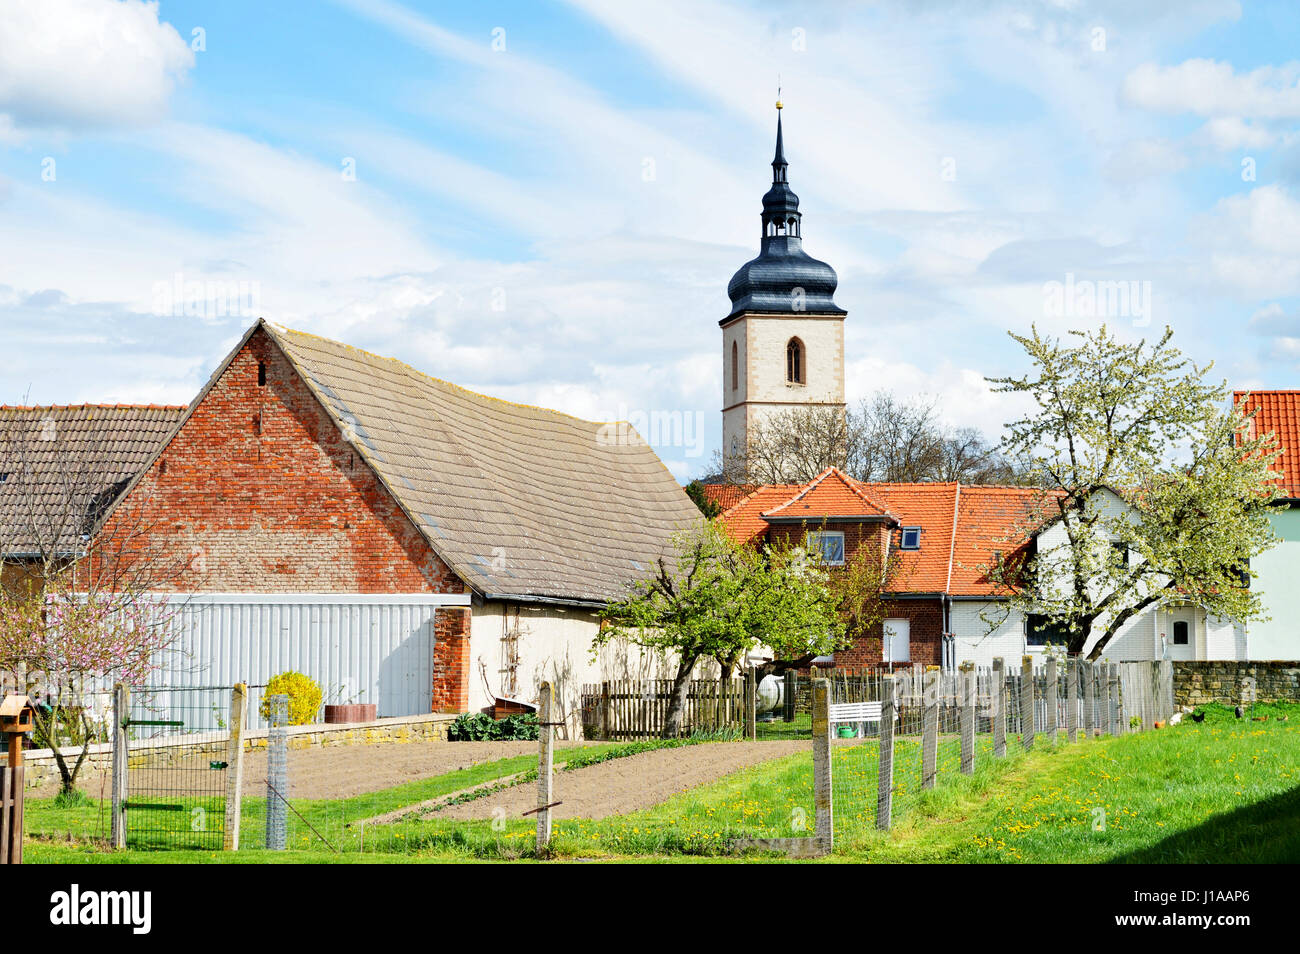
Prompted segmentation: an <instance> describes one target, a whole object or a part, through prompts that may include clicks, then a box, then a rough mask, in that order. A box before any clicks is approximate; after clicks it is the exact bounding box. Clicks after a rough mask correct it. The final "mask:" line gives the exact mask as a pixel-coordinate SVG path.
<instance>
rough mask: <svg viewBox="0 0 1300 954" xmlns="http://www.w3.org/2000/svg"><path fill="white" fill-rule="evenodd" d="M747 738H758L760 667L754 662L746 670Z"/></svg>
mask: <svg viewBox="0 0 1300 954" xmlns="http://www.w3.org/2000/svg"><path fill="white" fill-rule="evenodd" d="M745 738H747V739H750V740H751V741H753V740H755V739H757V738H758V668H757V667H756V666H754V665H752V664H751V665H750V666H749V667H748V668H747V669H746V670H745Z"/></svg>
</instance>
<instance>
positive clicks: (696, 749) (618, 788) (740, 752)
mask: <svg viewBox="0 0 1300 954" xmlns="http://www.w3.org/2000/svg"><path fill="white" fill-rule="evenodd" d="M809 750H810V743H809V742H808V741H807V740H802V741H791V742H707V743H704V744H701V745H687V746H683V747H681V748H677V749H659V750H657V751H654V752H643V753H642V754H640V755H633V756H629V757H627V758H622V759H610V760H609V761H608V762H600V763H599V764H597V765H591V766H588V767H587V768H583V769H577V770H576V771H573V772H564V771H561V770H560V769H559V767H558V766H557V767H556V772H555V797H556V798H557V799H559V800H561V801H563V803H564V804H562V805H559V806H557V807H556V808H555V810H554V813H553V816H554V817H556V818H604V817H605V816H606V815H622V814H626V813H627V812H634V811H638V810H640V809H642V808H649V807H651V806H652V805H658V804H659V803H660V802H664V801H667V800H668V799H669V798H671V797H672V796H674V795H676V794H678V793H679V792H684V791H686V790H687V789H689V788H695V787H696V786H698V785H705V784H708V783H709V782H715V781H717V780H718V779H720V778H722V777H723V776H724V775H730V774H731V773H732V772H737V771H739V770H740V769H743V768H748V767H749V766H751V765H757V764H759V763H760V762H766V761H768V760H769V759H775V758H780V757H781V756H784V755H792V754H794V753H795V752H807V751H809ZM536 807H537V788H536V786H535V785H518V786H515V787H514V788H510V789H506V790H505V791H502V792H497V793H496V794H494V795H488V796H486V797H484V798H477V799H475V800H474V801H471V802H464V803H462V804H460V805H453V806H451V807H449V808H445V809H443V810H442V811H440V812H438V813H437V814H435V815H433V816H432V817H434V818H450V819H458V820H474V819H484V818H491V817H492V814H493V812H494V811H495V810H496V809H498V808H502V809H505V813H506V817H507V818H520V817H523V816H522V813H523V812H525V811H527V810H528V809H530V808H536Z"/></svg>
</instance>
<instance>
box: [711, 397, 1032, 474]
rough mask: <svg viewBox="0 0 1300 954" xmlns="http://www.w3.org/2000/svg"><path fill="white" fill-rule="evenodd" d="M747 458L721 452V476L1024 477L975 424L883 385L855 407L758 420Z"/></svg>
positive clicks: (801, 411) (814, 409) (716, 463)
mask: <svg viewBox="0 0 1300 954" xmlns="http://www.w3.org/2000/svg"><path fill="white" fill-rule="evenodd" d="M746 437H747V451H746V453H745V455H744V456H743V457H736V458H723V457H722V456H721V455H720V454H718V455H715V457H714V469H715V470H716V471H717V477H718V478H720V479H721V480H722V481H724V482H727V483H734V484H800V483H807V482H808V481H810V480H812V479H813V478H814V477H816V476H817V475H818V474H819V473H821V472H822V471H823V470H825V469H826V468H827V467H838V468H839V469H840V470H842V471H844V472H845V473H847V474H848V475H849V476H851V477H856V478H857V479H859V480H864V481H868V482H873V483H874V482H884V483H912V482H922V481H938V480H943V481H962V482H963V483H979V484H988V483H1023V482H1024V476H1023V469H1022V468H1018V467H1017V466H1015V464H1014V463H1013V462H1012V461H1010V460H1008V459H1007V458H1006V457H1005V456H1003V454H1002V453H1001V452H1000V451H999V449H998V448H997V446H996V445H993V444H990V443H989V442H988V441H987V440H985V438H984V436H983V435H982V434H981V433H980V432H979V431H977V430H975V429H974V428H957V429H953V428H949V427H947V426H946V425H944V424H943V422H942V421H941V419H940V416H939V412H938V405H937V404H936V402H934V401H932V400H926V399H919V398H918V399H914V400H908V401H904V400H900V399H899V398H897V397H895V396H894V394H892V393H891V392H889V391H884V390H882V391H877V392H876V394H875V395H873V396H872V397H871V398H870V399H868V400H865V401H863V402H862V403H861V404H859V405H858V406H857V407H856V408H850V409H848V410H847V411H841V410H840V409H839V408H832V407H809V408H800V409H798V410H793V411H784V412H781V413H779V414H775V415H773V416H771V417H769V418H766V419H762V420H759V421H758V422H756V423H755V424H754V425H753V426H752V427H751V428H750V431H749V433H748V434H747V435H746Z"/></svg>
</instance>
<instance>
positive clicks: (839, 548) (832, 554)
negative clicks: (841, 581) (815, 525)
mask: <svg viewBox="0 0 1300 954" xmlns="http://www.w3.org/2000/svg"><path fill="white" fill-rule="evenodd" d="M808 549H809V550H812V551H813V552H814V553H818V554H821V558H822V564H823V565H824V566H843V565H844V534H843V533H841V532H840V531H838V530H818V531H817V532H815V533H810V534H808Z"/></svg>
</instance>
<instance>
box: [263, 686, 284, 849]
mask: <svg viewBox="0 0 1300 954" xmlns="http://www.w3.org/2000/svg"><path fill="white" fill-rule="evenodd" d="M266 700H267V710H268V713H269V714H270V717H271V718H270V719H269V720H268V722H269V723H270V724H269V725H268V727H267V730H266V847H267V848H269V849H270V850H272V851H284V849H285V848H287V847H288V843H289V806H288V804H287V803H286V801H285V800H286V799H287V798H288V797H289V732H288V729H287V728H286V726H287V724H288V722H289V697H288V696H287V695H286V694H284V693H282V692H280V693H276V694H275V695H271V696H267V697H266Z"/></svg>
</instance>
